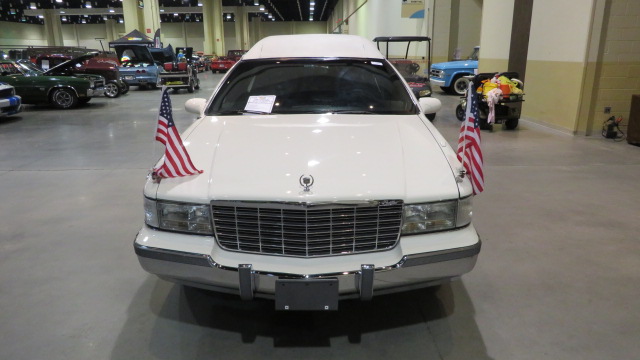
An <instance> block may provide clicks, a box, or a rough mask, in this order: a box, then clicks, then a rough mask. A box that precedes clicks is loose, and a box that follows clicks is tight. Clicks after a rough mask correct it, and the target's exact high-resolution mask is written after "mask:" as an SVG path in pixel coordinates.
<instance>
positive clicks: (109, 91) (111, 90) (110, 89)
mask: <svg viewBox="0 0 640 360" xmlns="http://www.w3.org/2000/svg"><path fill="white" fill-rule="evenodd" d="M104 92H105V94H106V95H107V96H108V97H115V96H116V95H118V86H117V85H116V84H113V83H109V84H107V85H105V88H104Z"/></svg>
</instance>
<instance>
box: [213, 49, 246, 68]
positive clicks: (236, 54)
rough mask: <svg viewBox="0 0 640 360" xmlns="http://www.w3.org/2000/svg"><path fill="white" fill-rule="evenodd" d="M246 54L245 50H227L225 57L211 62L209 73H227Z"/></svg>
mask: <svg viewBox="0 0 640 360" xmlns="http://www.w3.org/2000/svg"><path fill="white" fill-rule="evenodd" d="M246 52H247V50H229V51H228V52H227V56H220V57H218V58H217V59H212V60H211V66H210V68H211V72H212V73H217V72H218V71H227V70H229V69H231V67H232V66H233V65H234V64H235V63H236V62H237V61H238V60H240V58H241V57H242V55H244V54H245V53H246Z"/></svg>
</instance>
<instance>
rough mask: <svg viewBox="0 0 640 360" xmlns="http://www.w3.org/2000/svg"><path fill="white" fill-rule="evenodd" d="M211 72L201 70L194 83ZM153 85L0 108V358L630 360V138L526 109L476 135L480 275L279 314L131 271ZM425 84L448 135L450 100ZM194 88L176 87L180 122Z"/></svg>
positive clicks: (454, 124) (638, 294)
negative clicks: (583, 132) (572, 132)
mask: <svg viewBox="0 0 640 360" xmlns="http://www.w3.org/2000/svg"><path fill="white" fill-rule="evenodd" d="M219 79H220V75H215V76H214V75H211V74H210V73H207V74H204V75H203V76H202V80H203V89H201V90H200V91H199V92H197V93H196V94H194V95H196V96H200V97H206V96H208V95H210V94H211V91H212V89H213V87H214V86H215V83H216V82H217V81H218V80H219ZM159 95H160V92H159V91H157V90H155V91H152V90H146V91H145V90H137V89H135V88H134V89H132V90H131V92H130V93H129V94H127V95H125V96H123V97H121V98H118V99H106V98H103V99H93V100H92V101H91V102H90V103H89V104H88V105H87V106H84V107H82V108H79V109H75V110H68V111H60V110H51V109H49V108H46V107H36V106H28V107H27V110H26V111H25V112H24V113H23V114H22V115H21V116H19V117H14V118H8V119H0V199H1V201H0V214H1V215H0V359H11V360H17V359H27V360H35V359H49V360H51V359H65V360H70V359H167V360H169V359H364V358H367V359H401V358H404V359H414V358H419V359H474V360H478V359H479V360H481V359H505V360H513V359H532V360H534V359H535V360H539V359H554V360H559V359H572V360H574V359H581V360H587V359H594V360H602V359H638V358H639V357H640V355H639V354H640V341H639V339H640V307H639V305H640V240H639V239H638V236H639V234H640V148H638V147H634V146H631V145H628V144H626V143H624V142H619V143H616V142H613V141H611V140H605V139H603V138H601V137H599V136H595V137H592V138H584V137H572V136H569V135H566V134H562V133H558V132H555V131H553V130H548V129H546V128H542V127H540V126H537V125H534V124H532V123H530V122H526V121H525V122H523V123H522V124H521V127H520V128H519V129H518V130H517V131H506V130H501V129H499V128H496V130H495V131H493V132H491V133H489V132H483V138H482V140H483V149H484V154H485V163H486V165H485V173H486V191H485V192H484V193H482V194H480V195H479V196H477V197H476V199H475V214H474V223H475V225H476V227H477V229H478V231H479V233H480V234H481V236H482V238H483V248H482V252H481V253H480V257H479V261H478V264H477V266H476V268H475V270H474V271H473V272H471V273H469V274H467V275H465V276H464V277H463V278H462V280H460V281H457V282H454V283H452V284H450V285H446V286H442V287H440V288H439V289H435V290H433V289H432V290H421V291H414V292H408V293H402V294H396V295H389V296H381V297H378V298H375V299H374V301H372V302H371V303H359V302H357V301H345V302H342V303H341V305H340V306H341V308H340V311H338V312H336V313H280V312H275V311H274V310H273V302H269V301H264V300H261V301H256V302H250V303H246V302H241V301H239V300H238V299H237V298H236V297H233V296H228V295H220V294H216V293H210V292H206V291H200V290H194V289H185V288H183V287H181V286H177V285H174V284H172V283H168V282H165V281H162V280H159V279H157V278H156V277H154V276H152V275H149V274H147V273H145V272H144V271H143V270H142V269H141V268H140V266H139V264H138V262H137V259H136V257H135V255H134V253H133V247H132V241H133V238H134V236H135V234H136V232H137V231H138V229H139V228H140V227H141V225H142V221H143V214H142V185H143V183H144V181H145V176H146V174H147V171H148V169H149V168H150V167H151V166H152V165H153V164H154V162H155V161H156V160H157V158H158V157H159V156H160V154H161V153H162V151H163V148H162V147H161V146H160V145H159V144H156V143H154V141H153V137H154V129H155V121H156V120H155V117H156V115H157V110H158V106H159V100H160V99H159ZM436 96H437V97H439V98H441V99H442V100H443V104H444V106H443V110H442V111H441V113H440V114H439V115H438V117H437V119H436V121H435V124H436V126H437V127H438V128H439V129H440V130H441V131H442V133H443V134H444V136H445V137H446V138H447V140H449V142H450V143H453V144H455V142H456V141H457V134H458V127H459V125H460V123H459V122H458V121H457V120H456V119H455V117H454V116H453V109H454V107H455V105H456V103H457V101H458V98H457V97H453V96H448V95H444V94H442V93H438V94H436ZM191 97H193V95H192V94H187V93H185V92H181V93H180V94H175V95H172V99H173V103H174V108H175V112H174V115H175V118H176V123H177V125H178V127H179V129H182V130H184V129H185V128H186V127H187V126H188V124H189V123H190V122H191V121H192V120H193V116H191V115H190V114H187V113H186V112H185V111H184V109H183V106H182V104H183V103H184V101H186V100H187V99H188V98H191ZM603 120H604V116H603Z"/></svg>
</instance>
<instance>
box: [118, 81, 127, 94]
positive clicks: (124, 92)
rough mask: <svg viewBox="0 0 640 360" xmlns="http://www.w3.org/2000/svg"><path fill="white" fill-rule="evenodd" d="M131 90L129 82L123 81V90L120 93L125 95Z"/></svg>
mask: <svg viewBox="0 0 640 360" xmlns="http://www.w3.org/2000/svg"><path fill="white" fill-rule="evenodd" d="M128 92H129V84H127V83H126V82H124V81H123V82H122V90H121V91H120V94H122V95H124V94H126V93H128Z"/></svg>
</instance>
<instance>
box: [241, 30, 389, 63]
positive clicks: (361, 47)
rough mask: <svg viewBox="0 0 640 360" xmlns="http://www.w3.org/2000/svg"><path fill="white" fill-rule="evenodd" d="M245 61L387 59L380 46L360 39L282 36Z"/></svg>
mask: <svg viewBox="0 0 640 360" xmlns="http://www.w3.org/2000/svg"><path fill="white" fill-rule="evenodd" d="M242 58H243V59H273V58H367V59H383V58H384V56H383V55H382V54H381V53H380V51H378V48H377V47H376V44H375V43H374V42H373V41H371V40H367V39H365V38H363V37H361V36H356V35H328V34H309V35H280V36H269V37H266V38H264V39H262V40H260V41H258V43H256V44H255V45H254V46H253V47H252V48H251V50H249V51H248V52H247V53H246V54H244V56H243V57H242Z"/></svg>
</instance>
